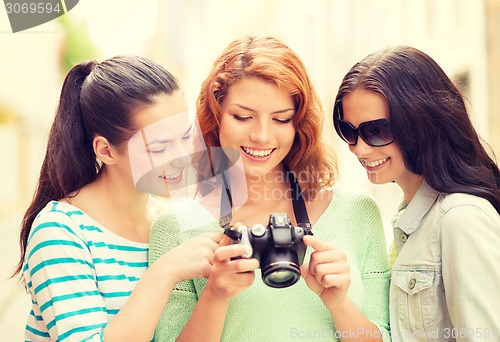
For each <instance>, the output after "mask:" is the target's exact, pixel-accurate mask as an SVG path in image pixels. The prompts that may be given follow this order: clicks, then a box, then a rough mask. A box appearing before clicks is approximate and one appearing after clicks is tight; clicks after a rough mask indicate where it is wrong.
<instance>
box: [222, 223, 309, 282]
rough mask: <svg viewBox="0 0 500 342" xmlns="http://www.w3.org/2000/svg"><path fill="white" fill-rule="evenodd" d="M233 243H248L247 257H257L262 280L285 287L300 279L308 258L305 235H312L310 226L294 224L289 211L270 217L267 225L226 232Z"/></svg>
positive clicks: (243, 227)
mask: <svg viewBox="0 0 500 342" xmlns="http://www.w3.org/2000/svg"><path fill="white" fill-rule="evenodd" d="M224 233H225V234H226V235H228V236H229V237H230V238H231V239H232V243H233V244H237V245H242V246H245V248H246V252H245V253H244V254H243V255H242V257H243V258H256V259H257V260H259V263H260V268H261V270H262V280H263V281H264V283H265V284H266V285H268V286H270V287H275V288H283V287H288V286H291V285H293V284H295V283H296V282H297V281H298V280H299V279H300V265H302V262H303V261H304V255H305V253H306V245H305V244H304V243H303V242H302V238H303V237H304V236H306V235H312V233H311V231H310V229H309V226H307V227H304V228H303V227H300V226H299V227H294V226H293V225H292V224H291V223H290V218H289V216H288V214H286V213H275V214H271V215H270V217H269V224H268V225H267V227H265V226H263V225H261V224H256V225H254V226H253V227H247V226H244V225H241V226H237V227H235V228H234V229H226V231H225V232H224Z"/></svg>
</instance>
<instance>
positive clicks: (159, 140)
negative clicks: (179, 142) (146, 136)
mask: <svg viewBox="0 0 500 342" xmlns="http://www.w3.org/2000/svg"><path fill="white" fill-rule="evenodd" d="M192 128H193V124H191V126H189V128H188V129H187V130H186V132H184V134H182V136H185V135H186V134H188V133H189V131H190V130H191V129H192ZM174 140H175V139H155V140H153V141H150V142H148V143H146V144H145V146H149V145H152V144H166V143H169V142H172V141H174Z"/></svg>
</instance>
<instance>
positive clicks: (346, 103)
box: [342, 88, 389, 123]
mask: <svg viewBox="0 0 500 342" xmlns="http://www.w3.org/2000/svg"><path fill="white" fill-rule="evenodd" d="M342 112H343V118H344V120H346V121H350V122H351V123H357V122H363V121H369V120H376V119H389V106H388V104H387V101H386V100H385V98H384V97H383V96H382V95H380V94H378V93H375V92H372V91H368V90H365V89H362V88H357V89H355V90H354V91H353V92H351V93H349V94H347V95H346V96H344V98H343V99H342Z"/></svg>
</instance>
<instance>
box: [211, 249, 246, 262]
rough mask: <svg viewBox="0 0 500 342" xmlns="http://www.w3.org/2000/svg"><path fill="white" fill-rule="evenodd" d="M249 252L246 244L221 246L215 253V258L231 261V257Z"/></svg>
mask: <svg viewBox="0 0 500 342" xmlns="http://www.w3.org/2000/svg"><path fill="white" fill-rule="evenodd" d="M246 252H247V248H246V246H244V245H227V246H220V247H219V248H217V250H216V251H215V253H214V258H215V260H217V261H229V260H231V258H237V257H240V256H242V255H243V254H245V253H246Z"/></svg>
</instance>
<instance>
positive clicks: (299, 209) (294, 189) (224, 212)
mask: <svg viewBox="0 0 500 342" xmlns="http://www.w3.org/2000/svg"><path fill="white" fill-rule="evenodd" d="M224 162H226V161H224ZM222 170H223V171H222V172H221V173H220V174H221V177H222V182H223V188H222V193H221V203H220V219H219V225H220V227H221V228H223V229H224V233H225V234H226V235H228V236H229V237H230V238H231V239H234V240H239V239H240V238H241V233H239V232H238V231H233V230H231V226H230V223H231V219H232V208H233V199H232V196H231V185H230V182H229V180H228V179H227V178H226V174H225V169H224V168H222ZM285 172H286V173H287V175H288V182H289V183H290V191H291V195H292V205H293V213H294V215H295V219H296V220H297V225H298V226H299V227H301V228H303V229H304V230H305V232H306V235H312V231H311V229H312V225H311V222H310V221H309V215H308V214H307V209H306V204H305V201H304V195H303V194H302V190H301V188H300V185H299V182H298V181H297V178H295V176H294V174H293V173H292V172H291V171H290V168H289V167H288V166H287V165H285Z"/></svg>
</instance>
